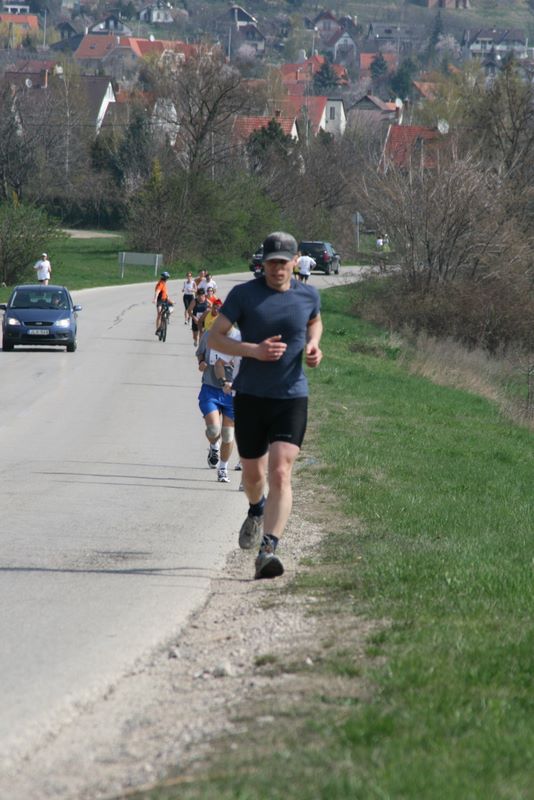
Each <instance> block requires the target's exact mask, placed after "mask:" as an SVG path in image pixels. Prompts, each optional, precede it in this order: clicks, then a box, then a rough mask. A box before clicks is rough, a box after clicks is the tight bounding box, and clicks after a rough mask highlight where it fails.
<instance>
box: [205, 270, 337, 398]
mask: <svg viewBox="0 0 534 800" xmlns="http://www.w3.org/2000/svg"><path fill="white" fill-rule="evenodd" d="M320 309H321V301H320V298H319V292H318V291H317V289H316V288H315V287H314V286H308V285H307V284H305V283H301V282H300V281H296V280H294V279H291V287H290V288H289V289H288V290H287V291H285V292H278V291H276V289H270V288H269V287H268V286H267V283H266V282H265V278H255V279H254V280H251V281H247V283H242V284H240V285H239V286H235V287H234V288H233V289H232V290H231V291H230V293H229V294H228V297H227V298H226V300H225V302H224V304H223V306H222V308H221V313H222V314H224V316H225V317H226V319H228V320H230V322H232V323H236V324H237V326H238V327H239V330H240V331H241V340H242V341H243V342H253V343H254V344H259V342H263V340H264V339H268V338H270V337H271V336H276V335H277V334H280V335H281V337H282V340H281V341H283V342H285V343H286V344H287V350H286V351H285V353H284V355H283V356H282V358H280V359H279V360H278V361H258V359H256V358H243V359H242V361H241V367H240V368H239V372H238V374H237V377H236V379H235V380H234V389H236V391H238V392H240V393H241V394H252V395H255V396H257V397H272V398H276V399H287V398H291V397H307V395H308V381H307V379H306V376H305V374H304V370H303V368H302V353H303V351H304V348H305V346H306V342H307V327H308V323H309V321H310V320H311V319H314V318H315V317H317V316H318V315H319V312H320Z"/></svg>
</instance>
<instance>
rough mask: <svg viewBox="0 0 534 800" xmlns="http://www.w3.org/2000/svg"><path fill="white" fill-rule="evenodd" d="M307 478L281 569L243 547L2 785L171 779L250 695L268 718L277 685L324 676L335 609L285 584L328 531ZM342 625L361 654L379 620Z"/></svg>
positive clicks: (227, 725)
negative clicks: (199, 600)
mask: <svg viewBox="0 0 534 800" xmlns="http://www.w3.org/2000/svg"><path fill="white" fill-rule="evenodd" d="M306 483H307V481H306V480H304V481H303V480H301V479H300V478H299V475H298V471H297V475H296V480H295V484H296V492H295V505H294V509H293V515H292V518H291V521H290V525H289V527H288V530H287V535H286V536H285V537H284V540H283V542H282V543H281V548H280V555H281V557H282V559H283V562H284V565H285V567H286V573H285V575H284V576H283V577H282V578H279V579H277V580H275V581H254V580H252V578H251V575H252V572H253V568H252V567H253V560H254V556H255V553H254V552H253V551H250V552H242V551H240V550H238V549H236V550H235V551H234V552H233V553H232V554H231V555H230V557H229V558H228V561H227V564H226V569H225V570H224V574H221V575H220V576H219V577H218V578H216V579H215V580H213V583H212V586H211V591H210V594H209V597H208V599H207V601H206V603H205V605H204V607H203V608H202V609H200V610H199V611H198V612H197V613H196V614H195V615H194V616H193V617H192V618H191V619H190V620H189V623H188V624H187V625H186V626H185V628H184V629H183V630H182V631H181V632H178V633H177V635H176V637H175V638H174V639H173V640H172V641H169V642H167V643H166V644H165V646H163V647H161V648H160V649H159V650H158V651H157V652H154V653H153V654H152V655H151V657H150V658H149V659H147V660H146V662H144V663H139V664H137V665H136V666H135V668H134V669H132V671H131V672H130V673H129V674H127V675H125V676H124V677H123V678H122V679H121V680H120V681H119V682H118V683H117V684H116V685H115V686H111V687H109V688H108V690H107V692H106V693H105V695H104V696H102V697H99V698H95V699H94V700H93V701H91V702H88V703H87V704H85V705H84V706H83V707H78V708H76V709H75V710H73V712H72V714H71V716H70V718H68V719H65V720H63V721H62V723H61V724H60V725H58V726H57V728H56V730H54V731H53V732H49V733H48V734H47V736H46V737H45V738H43V740H42V741H41V742H40V743H39V746H38V747H36V748H35V750H34V751H33V752H32V753H31V754H28V756H27V757H26V758H25V759H23V760H22V761H19V762H17V763H12V764H11V765H8V769H6V770H5V771H4V773H3V776H0V797H6V798H7V797H9V798H10V800H27V798H29V797H31V798H32V799H33V800H50V799H51V798H54V800H98V799H100V800H102V798H116V797H126V796H128V794H129V793H130V792H133V791H134V790H136V789H139V788H142V787H150V786H153V785H154V784H156V783H158V782H159V781H164V780H165V776H167V775H168V774H169V773H170V772H172V773H173V774H176V770H178V771H179V772H180V773H183V772H184V771H186V772H187V771H191V770H193V771H194V772H198V771H199V770H202V768H203V763H204V761H205V759H206V758H207V757H208V755H209V751H210V747H211V746H212V745H213V744H214V743H215V741H216V740H219V739H220V737H221V736H223V737H224V736H225V735H226V734H232V733H236V732H238V731H237V729H236V725H237V724H239V725H240V726H242V725H243V721H242V720H243V715H242V714H239V713H237V712H238V711H239V710H240V709H245V710H246V714H247V716H250V713H251V707H252V708H254V709H258V713H257V714H256V715H255V720H254V724H255V725H256V726H257V725H258V724H260V725H262V724H265V725H269V724H270V723H271V722H272V721H273V720H272V717H270V716H269V715H265V716H262V714H261V710H259V709H261V701H262V700H265V699H266V697H267V696H268V695H269V694H271V695H272V696H273V697H274V695H275V687H276V698H277V701H278V702H284V696H285V698H286V699H287V701H290V702H292V703H293V702H305V698H306V693H307V692H308V693H309V692H313V691H317V688H318V687H317V680H319V681H321V680H323V679H321V677H320V675H318V676H316V677H314V676H313V665H314V662H315V659H316V657H318V655H319V651H320V648H321V642H322V641H323V640H325V637H326V636H328V637H329V638H332V632H333V628H332V622H333V620H328V624H325V619H324V612H321V613H320V614H314V604H315V603H317V602H318V598H317V597H312V596H309V597H306V596H303V595H302V594H300V593H299V594H297V595H294V594H291V593H290V592H287V591H285V589H286V588H287V587H288V585H289V582H290V581H291V580H292V578H293V577H294V576H295V575H296V574H298V573H299V572H300V571H301V570H303V569H305V568H304V567H302V566H301V565H300V562H301V559H302V558H303V557H304V556H309V555H310V553H311V552H312V551H313V550H314V549H315V548H316V547H317V545H318V543H319V542H320V540H321V537H322V536H323V528H322V526H321V513H320V511H321V509H320V507H319V506H318V505H317V502H318V501H317V491H316V487H315V488H314V487H313V486H308V487H306ZM319 502H320V501H319ZM323 516H324V506H323ZM312 518H313V519H314V520H315V522H313V523H312V522H310V520H311V519H312ZM335 625H336V626H337V629H338V633H339V635H340V636H344V637H345V636H346V635H347V634H348V633H349V631H350V640H351V644H352V646H353V647H354V648H355V650H356V651H357V652H359V654H360V657H361V658H362V659H363V658H364V642H365V639H366V638H367V635H368V633H369V631H370V630H371V628H372V627H373V625H372V623H369V622H367V621H363V620H362V621H361V622H359V623H358V621H355V620H354V618H353V617H351V618H350V620H349V619H347V620H343V619H342V618H339V617H336V620H335ZM343 628H344V630H342V629H343ZM266 657H267V658H268V660H272V659H273V658H274V659H276V658H280V659H282V660H283V659H290V660H291V661H292V663H293V664H295V663H299V664H302V665H304V666H305V671H304V673H302V672H301V674H300V675H299V672H298V670H297V671H295V670H294V669H292V670H288V671H287V673H286V674H283V670H282V674H278V675H277V676H276V677H274V676H273V674H272V671H268V670H267V671H266V670H262V669H261V668H259V664H260V663H261V661H262V659H263V660H264V659H266ZM306 669H307V670H308V672H306ZM340 681H341V679H340ZM325 688H326V689H327V691H328V692H330V693H332V692H334V693H335V692H337V691H340V692H344V693H346V692H347V691H350V692H351V694H353V695H354V694H358V695H359V696H362V697H363V696H365V695H366V694H367V693H368V688H367V687H365V686H364V685H363V683H362V684H360V683H358V681H354V680H353V681H352V685H351V687H350V689H349V687H348V686H347V685H344V686H341V685H340V686H336V685H335V683H332V680H331V679H330V680H329V682H328V687H321V690H322V691H323V690H324V689H325ZM258 700H259V702H258ZM271 707H272V706H271ZM238 719H240V720H241V721H240V722H239V723H236V720H238ZM174 780H176V779H174Z"/></svg>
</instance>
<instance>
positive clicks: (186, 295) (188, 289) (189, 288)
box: [182, 272, 197, 325]
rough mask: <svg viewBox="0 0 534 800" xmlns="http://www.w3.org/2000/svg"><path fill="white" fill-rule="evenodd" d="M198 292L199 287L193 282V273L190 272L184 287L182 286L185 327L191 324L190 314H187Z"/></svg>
mask: <svg viewBox="0 0 534 800" xmlns="http://www.w3.org/2000/svg"><path fill="white" fill-rule="evenodd" d="M196 292H197V285H196V283H195V281H194V280H193V273H192V272H188V273H187V275H186V276H185V281H184V285H183V286H182V297H183V299H184V325H187V324H188V323H189V314H188V313H187V310H188V308H189V306H190V305H191V303H192V301H193V300H194V299H195V294H196Z"/></svg>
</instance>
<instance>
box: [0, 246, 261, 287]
mask: <svg viewBox="0 0 534 800" xmlns="http://www.w3.org/2000/svg"><path fill="white" fill-rule="evenodd" d="M125 249H127V246H126V243H125V239H124V237H123V236H116V237H113V238H109V239H108V238H105V239H101V238H94V239H77V238H73V237H69V238H65V239H60V240H58V241H55V242H54V243H53V244H52V245H51V246H50V249H49V250H48V255H49V257H50V261H51V264H52V280H53V282H54V283H57V284H59V285H62V286H67V287H68V288H69V289H71V290H75V289H88V288H90V287H92V286H114V285H115V284H121V283H122V284H124V283H143V282H145V281H146V282H147V283H152V282H153V281H154V280H155V278H154V268H153V267H141V266H129V265H126V267H125V273H124V279H121V277H120V270H119V261H118V254H119V251H121V250H125ZM36 260H37V257H36ZM206 266H207V267H208V268H210V269H211V270H212V272H213V274H214V275H215V276H216V275H222V274H227V273H230V272H239V271H246V270H248V264H246V263H245V262H244V261H243V260H237V259H236V260H235V261H233V262H217V264H211V265H206ZM198 268H199V265H198V264H196V265H194V266H193V264H190V263H188V262H186V261H180V262H175V263H173V264H170V265H165V269H167V270H168V271H169V272H170V273H171V277H172V278H182V277H185V273H186V272H187V270H188V269H195V270H196V269H198ZM34 277H35V273H34V272H33V269H31V271H30V272H29V273H28V276H27V278H26V280H25V281H21V283H24V282H26V283H29V282H31V281H32V280H34ZM11 288H12V287H9V286H8V287H0V301H1V302H5V301H6V300H7V298H8V297H9V294H10V292H11Z"/></svg>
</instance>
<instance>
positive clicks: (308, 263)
mask: <svg viewBox="0 0 534 800" xmlns="http://www.w3.org/2000/svg"><path fill="white" fill-rule="evenodd" d="M316 266H317V264H316V263H315V261H314V259H313V258H312V257H311V256H299V259H298V261H297V269H298V277H299V280H301V281H302V282H303V283H307V281H308V278H309V277H310V275H311V271H312V269H313V268H314V267H316Z"/></svg>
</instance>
